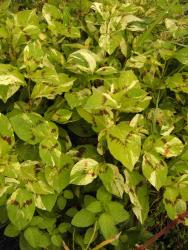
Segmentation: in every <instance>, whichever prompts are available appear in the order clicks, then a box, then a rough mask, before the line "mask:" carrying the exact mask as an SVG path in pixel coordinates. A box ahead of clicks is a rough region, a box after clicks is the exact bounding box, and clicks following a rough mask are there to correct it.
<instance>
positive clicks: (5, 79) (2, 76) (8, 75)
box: [0, 64, 26, 102]
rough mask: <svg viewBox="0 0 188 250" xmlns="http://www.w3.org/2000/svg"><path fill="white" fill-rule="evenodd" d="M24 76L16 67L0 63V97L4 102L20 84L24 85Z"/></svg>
mask: <svg viewBox="0 0 188 250" xmlns="http://www.w3.org/2000/svg"><path fill="white" fill-rule="evenodd" d="M25 84H26V83H25V80H24V76H23V75H22V74H21V73H20V72H19V71H18V69H17V68H16V67H13V66H12V65H9V64H0V98H1V99H2V100H3V101H4V102H6V101H7V100H8V99H9V98H10V97H11V96H12V95H13V94H14V93H16V91H17V90H18V89H19V88H20V86H24V85H25Z"/></svg>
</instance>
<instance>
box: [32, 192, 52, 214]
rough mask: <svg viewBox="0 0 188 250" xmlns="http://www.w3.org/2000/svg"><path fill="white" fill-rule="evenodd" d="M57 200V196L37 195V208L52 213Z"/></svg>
mask: <svg viewBox="0 0 188 250" xmlns="http://www.w3.org/2000/svg"><path fill="white" fill-rule="evenodd" d="M56 200H57V195H56V194H46V195H35V206H36V207H37V208H39V209H42V210H46V211H49V212H51V211H52V209H53V207H54V206H55V203H56Z"/></svg>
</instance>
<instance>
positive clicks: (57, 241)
mask: <svg viewBox="0 0 188 250" xmlns="http://www.w3.org/2000/svg"><path fill="white" fill-rule="evenodd" d="M51 241H52V243H53V244H54V245H55V246H57V247H61V246H62V242H63V239H62V237H61V235H60V234H53V235H52V237H51Z"/></svg>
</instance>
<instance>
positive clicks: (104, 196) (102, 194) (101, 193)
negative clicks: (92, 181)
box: [97, 186, 112, 203]
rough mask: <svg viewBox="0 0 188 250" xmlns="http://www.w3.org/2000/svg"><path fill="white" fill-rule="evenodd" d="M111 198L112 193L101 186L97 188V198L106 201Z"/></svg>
mask: <svg viewBox="0 0 188 250" xmlns="http://www.w3.org/2000/svg"><path fill="white" fill-rule="evenodd" d="M111 199H112V195H111V194H110V193H109V192H108V191H107V190H106V189H105V188H104V187H103V186H101V187H100V188H99V189H98V190H97V200H99V201H101V202H103V203H108V202H109V201H110V200H111Z"/></svg>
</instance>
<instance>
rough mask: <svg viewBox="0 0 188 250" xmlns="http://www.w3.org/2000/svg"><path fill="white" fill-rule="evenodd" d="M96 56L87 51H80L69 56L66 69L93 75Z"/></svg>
mask: <svg viewBox="0 0 188 250" xmlns="http://www.w3.org/2000/svg"><path fill="white" fill-rule="evenodd" d="M95 57H96V55H95V54H94V53H93V52H91V51H90V50H87V49H81V50H78V51H75V52H73V53H72V54H70V55H69V57H68V60H67V68H68V69H69V70H71V71H73V72H76V73H82V72H86V73H93V72H94V71H95V68H96V59H95Z"/></svg>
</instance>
